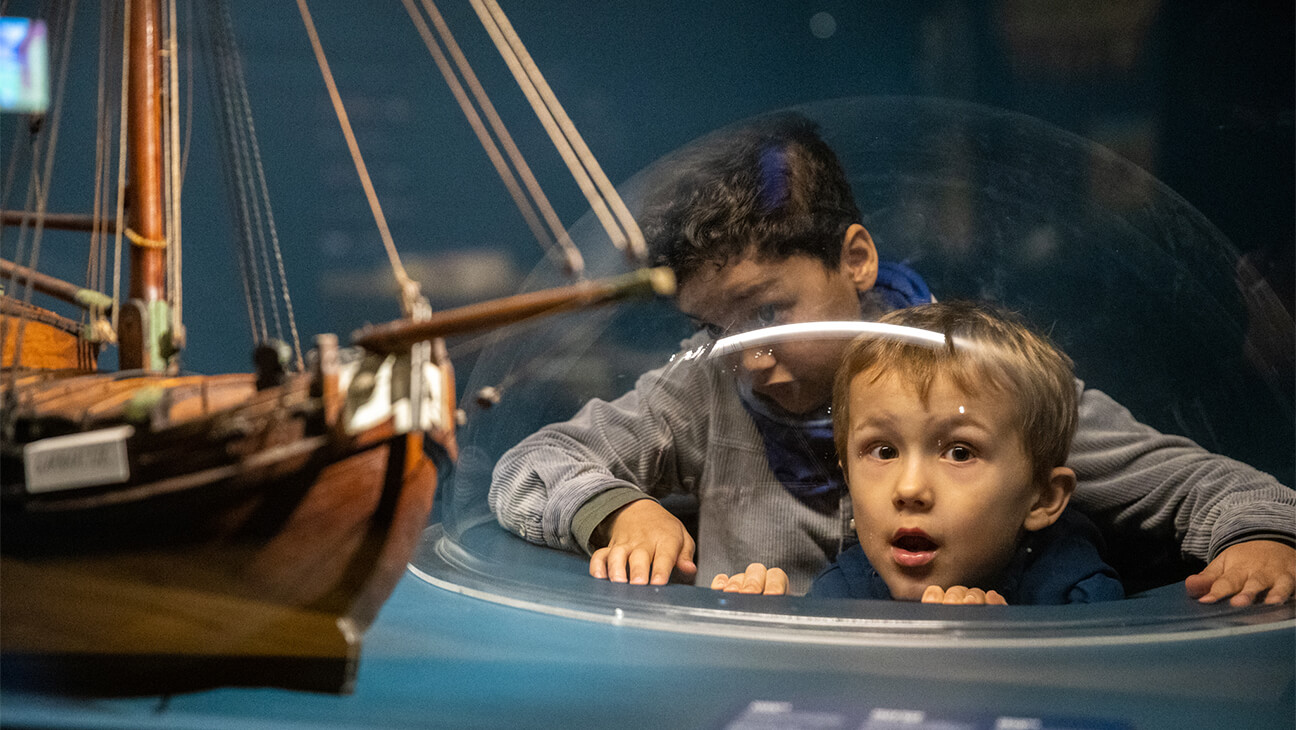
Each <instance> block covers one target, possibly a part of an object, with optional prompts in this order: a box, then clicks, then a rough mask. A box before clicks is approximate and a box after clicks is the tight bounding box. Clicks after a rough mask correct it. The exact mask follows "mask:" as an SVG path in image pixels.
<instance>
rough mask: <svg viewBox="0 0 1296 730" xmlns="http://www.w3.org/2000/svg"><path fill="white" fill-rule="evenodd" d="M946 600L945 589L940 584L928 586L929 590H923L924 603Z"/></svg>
mask: <svg viewBox="0 0 1296 730" xmlns="http://www.w3.org/2000/svg"><path fill="white" fill-rule="evenodd" d="M944 600H945V589H944V588H941V587H940V586H936V585H932V586H927V590H925V591H923V594H922V602H923V603H941V602H942V601H944Z"/></svg>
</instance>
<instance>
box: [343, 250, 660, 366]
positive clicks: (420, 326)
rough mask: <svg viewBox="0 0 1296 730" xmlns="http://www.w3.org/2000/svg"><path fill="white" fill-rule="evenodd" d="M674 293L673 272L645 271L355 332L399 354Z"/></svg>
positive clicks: (361, 341)
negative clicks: (449, 339) (461, 337)
mask: <svg viewBox="0 0 1296 730" xmlns="http://www.w3.org/2000/svg"><path fill="white" fill-rule="evenodd" d="M674 293H675V276H674V274H672V273H671V271H670V269H667V268H655V269H641V270H639V271H636V272H633V273H630V274H625V275H623V276H617V277H611V278H608V279H600V280H596V281H582V282H580V283H577V284H572V285H570V286H564V287H558V288H555V289H545V290H541V291H535V292H527V293H525V294H517V295H514V296H511V297H504V298H502V299H495V300H492V301H489V302H481V303H478V304H469V305H467V306H464V307H458V308H456V309H449V310H444V311H441V312H434V313H433V314H432V315H431V317H430V318H428V319H425V320H421V321H411V320H397V321H395V322H388V323H386V324H381V325H373V326H370V327H366V328H364V329H361V330H359V331H357V332H356V333H354V334H353V335H352V341H353V342H354V343H355V344H356V345H359V346H360V347H363V348H365V349H367V350H373V351H376V352H397V351H400V350H404V349H408V348H409V346H410V345H412V344H414V343H416V342H420V341H423V340H430V339H435V338H438V337H450V336H453V335H458V334H464V333H467V332H473V331H476V330H484V329H493V328H496V327H502V326H504V325H509V324H515V323H517V322H521V321H523V320H527V319H531V318H533V317H543V316H548V315H552V314H558V313H560V312H566V311H571V310H575V309H584V308H587V307H593V306H597V305H600V304H606V303H611V302H615V301H619V300H622V299H627V298H630V297H642V296H652V295H658V296H670V295H672V294H674Z"/></svg>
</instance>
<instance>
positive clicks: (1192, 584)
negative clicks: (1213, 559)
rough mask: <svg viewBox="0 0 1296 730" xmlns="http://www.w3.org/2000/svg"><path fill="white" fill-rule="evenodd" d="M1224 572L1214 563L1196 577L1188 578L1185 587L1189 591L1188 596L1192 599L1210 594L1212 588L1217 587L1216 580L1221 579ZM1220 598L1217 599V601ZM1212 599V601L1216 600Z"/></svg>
mask: <svg viewBox="0 0 1296 730" xmlns="http://www.w3.org/2000/svg"><path fill="white" fill-rule="evenodd" d="M1223 572H1224V570H1223V569H1222V568H1220V567H1218V566H1217V565H1216V564H1214V563H1212V564H1210V565H1208V566H1206V569H1205V570H1203V571H1202V572H1200V573H1197V574H1195V575H1190V576H1188V578H1187V579H1185V580H1184V587H1185V588H1186V589H1187V590H1188V595H1189V596H1191V597H1192V598H1202V597H1203V596H1205V595H1206V594H1207V593H1210V591H1211V588H1212V587H1213V586H1214V585H1215V580H1216V579H1217V578H1219V577H1220V575H1221V574H1222V573H1223ZM1217 598H1218V596H1217V597H1216V599H1217ZM1216 599H1212V600H1216Z"/></svg>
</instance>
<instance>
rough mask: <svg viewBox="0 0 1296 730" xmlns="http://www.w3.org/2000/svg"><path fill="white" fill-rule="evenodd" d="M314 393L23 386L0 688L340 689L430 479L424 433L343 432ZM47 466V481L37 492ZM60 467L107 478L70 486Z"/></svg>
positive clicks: (223, 384)
mask: <svg viewBox="0 0 1296 730" xmlns="http://www.w3.org/2000/svg"><path fill="white" fill-rule="evenodd" d="M312 378H313V376H312V375H311V374H305V375H301V376H298V377H295V378H293V379H291V380H289V381H288V382H286V383H284V384H282V385H279V386H274V387H271V388H265V389H262V390H257V388H256V384H255V377H254V376H252V375H250V374H249V375H238V374H235V375H218V376H186V377H168V376H165V375H143V376H137V377H129V376H128V377H122V376H117V375H110V374H94V375H70V376H61V375H60V374H59V373H38V374H30V375H27V376H25V377H19V378H17V379H16V380H15V382H14V384H13V385H12V386H11V387H12V388H14V389H16V397H13V398H9V396H10V392H9V391H8V390H6V392H5V394H4V395H5V397H7V398H9V400H7V401H6V402H7V403H11V404H13V407H15V408H16V410H17V412H16V413H15V414H14V415H15V416H16V418H14V419H13V420H12V423H13V424H15V432H14V433H13V434H12V438H6V440H5V443H4V449H3V465H2V466H0V472H2V473H3V509H0V521H2V526H0V542H2V543H3V557H0V626H3V631H2V632H0V648H2V650H3V655H4V662H3V668H4V672H5V675H6V680H7V681H16V682H18V683H20V684H28V685H35V686H45V687H48V686H51V685H53V686H57V687H61V688H63V689H67V690H72V691H86V692H108V693H122V692H126V693H130V692H134V691H139V692H146V693H156V692H158V691H176V690H183V689H187V688H195V687H201V686H213V685H220V684H257V685H264V684H269V685H276V686H284V687H290V688H296V689H310V690H320V691H333V692H339V691H347V690H348V689H349V687H350V685H351V682H352V681H353V679H354V676H355V670H356V662H357V659H358V656H359V649H360V639H361V637H362V635H363V633H364V630H365V628H366V627H367V626H368V625H369V623H370V622H371V621H372V620H373V618H374V616H375V615H376V614H377V611H378V609H379V607H380V606H381V604H382V602H383V601H384V600H385V599H386V597H387V596H388V594H389V593H390V591H391V589H392V588H393V587H394V586H395V583H396V581H397V580H398V579H399V577H400V575H401V574H402V573H403V571H404V569H405V565H406V561H407V560H408V558H409V555H410V554H411V552H412V550H413V548H414V544H415V541H416V538H417V535H418V534H419V531H420V529H421V528H422V527H423V525H424V524H425V522H426V520H427V516H428V513H429V510H430V509H431V505H432V499H433V495H434V493H435V489H436V482H437V469H436V466H435V465H434V463H433V461H432V459H431V458H430V457H429V456H428V454H427V453H425V451H424V436H423V432H422V431H414V432H407V433H396V432H395V430H394V429H393V428H392V424H391V421H390V419H388V420H386V421H384V422H383V423H381V424H378V425H377V426H375V427H373V428H370V429H367V430H366V431H364V432H362V433H360V434H356V435H346V434H344V433H342V432H341V431H340V429H338V428H337V424H336V422H334V423H332V424H330V423H329V418H328V415H327V413H326V411H327V405H326V403H327V401H328V400H329V399H327V398H324V397H322V396H321V395H320V394H319V393H318V392H316V393H315V394H312V382H311V381H312ZM314 390H316V391H318V388H314ZM144 401H147V405H146V404H144V403H143V402H144ZM51 445H52V447H51ZM41 469H46V470H52V473H53V474H54V476H53V477H52V478H53V479H54V480H55V481H59V482H61V483H60V484H58V485H56V488H54V489H52V490H50V491H46V490H47V489H49V488H50V487H49V484H48V483H47V482H49V481H50V479H51V477H49V476H41V475H40V473H39V472H40V470H41ZM74 471H80V472H81V473H83V474H86V475H87V476H86V479H92V480H93V479H99V480H110V481H113V482H114V483H111V484H104V485H94V484H91V485H83V486H68V485H69V484H73V485H74V484H75V482H76V481H77V479H76V478H75V477H73V476H72V472H74Z"/></svg>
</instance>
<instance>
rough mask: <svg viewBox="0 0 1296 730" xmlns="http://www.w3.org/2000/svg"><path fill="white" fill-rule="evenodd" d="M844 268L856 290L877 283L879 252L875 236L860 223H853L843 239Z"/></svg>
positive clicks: (867, 288)
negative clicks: (874, 241) (874, 243)
mask: <svg viewBox="0 0 1296 730" xmlns="http://www.w3.org/2000/svg"><path fill="white" fill-rule="evenodd" d="M841 263H842V269H843V270H844V271H845V272H846V273H847V275H848V276H850V279H851V282H852V283H854V284H855V290H856V291H861V292H863V291H868V290H869V289H872V288H873V285H874V284H876V283H877V273H878V253H877V246H875V245H873V236H871V235H869V232H868V229H867V228H865V227H864V226H862V225H860V224H859V223H852V224H851V227H850V228H847V229H846V235H845V236H844V237H843V239H842V262H841Z"/></svg>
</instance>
